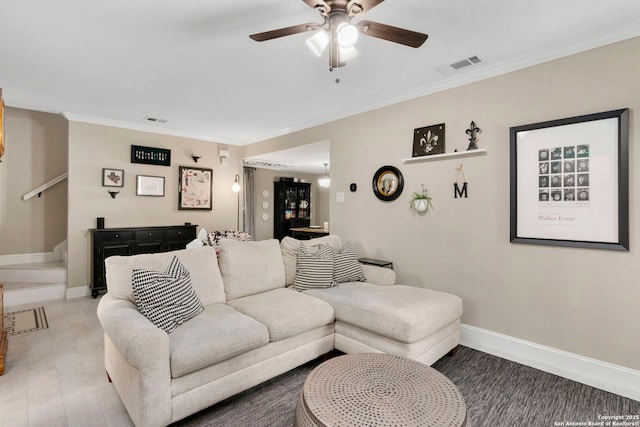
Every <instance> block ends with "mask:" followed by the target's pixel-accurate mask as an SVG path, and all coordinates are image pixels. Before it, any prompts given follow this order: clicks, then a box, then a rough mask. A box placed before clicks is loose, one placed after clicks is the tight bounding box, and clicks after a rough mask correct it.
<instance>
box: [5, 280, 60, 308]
mask: <svg viewBox="0 0 640 427" xmlns="http://www.w3.org/2000/svg"><path fill="white" fill-rule="evenodd" d="M66 290H67V285H66V283H20V282H5V283H4V305H5V311H7V310H6V309H7V307H15V306H19V305H24V304H33V303H39V302H42V301H53V300H61V299H64V298H65V293H66Z"/></svg>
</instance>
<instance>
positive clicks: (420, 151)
mask: <svg viewBox="0 0 640 427" xmlns="http://www.w3.org/2000/svg"><path fill="white" fill-rule="evenodd" d="M444 138H445V124H444V123H440V124H439V125H433V126H426V127H423V128H418V129H415V130H414V131H413V154H412V157H420V156H430V155H432V154H443V153H444Z"/></svg>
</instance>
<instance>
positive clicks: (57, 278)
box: [0, 261, 67, 284]
mask: <svg viewBox="0 0 640 427" xmlns="http://www.w3.org/2000/svg"><path fill="white" fill-rule="evenodd" d="M66 281H67V268H66V266H65V265H64V263H63V262H62V261H49V262H33V263H24V264H10V265H2V266H0V283H12V282H13V283H27V282H30V283H43V284H46V283H66Z"/></svg>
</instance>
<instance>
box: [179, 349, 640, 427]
mask: <svg viewBox="0 0 640 427" xmlns="http://www.w3.org/2000/svg"><path fill="white" fill-rule="evenodd" d="M335 354H336V355H338V354H341V353H335ZM320 363H322V360H321V359H317V360H314V361H312V362H309V363H307V364H305V365H303V366H300V367H298V368H296V369H294V370H292V371H290V372H287V373H286V374H283V375H281V376H279V377H276V378H274V379H272V380H270V381H267V382H265V383H263V384H261V385H259V386H256V387H254V388H252V389H249V390H247V391H245V392H243V393H240V394H238V395H236V396H233V397H231V398H229V399H227V400H225V401H223V402H220V403H219V404H217V405H214V406H212V407H210V408H207V409H205V410H203V411H201V412H199V413H197V414H195V415H193V416H191V417H189V418H186V419H184V420H182V421H179V422H177V423H175V424H173V426H192V427H195V426H220V427H222V426H224V427H227V426H229V427H236V426H238V427H279V426H283V427H284V426H292V425H293V419H294V413H295V407H296V403H297V401H298V398H299V396H300V391H301V390H302V386H303V384H304V381H305V379H306V377H307V375H309V373H310V372H311V371H312V370H313V368H315V367H316V366H317V365H319V364H320ZM433 368H435V369H437V370H438V371H440V372H441V373H443V374H444V375H446V376H447V377H448V378H449V379H450V380H451V381H453V383H454V384H456V386H458V388H459V389H460V392H461V393H462V395H463V396H464V399H465V402H466V404H467V411H468V422H467V426H469V427H471V426H473V427H502V426H504V427H519V426H530V427H552V426H553V427H556V426H571V425H574V426H580V425H584V426H587V425H603V426H606V423H603V424H597V423H599V422H602V421H603V419H602V418H601V417H602V416H621V417H624V416H632V417H633V416H635V415H640V402H638V401H635V400H631V399H626V398H624V397H621V396H618V395H615V394H612V393H608V392H605V391H602V390H599V389H595V388H593V387H589V386H586V385H583V384H580V383H576V382H574V381H570V380H567V379H564V378H561V377H558V376H556V375H552V374H548V373H545V372H542V371H539V370H537V369H533V368H530V367H527V366H524V365H520V364H518V363H514V362H510V361H508V360H505V359H501V358H499V357H496V356H492V355H489V354H486V353H483V352H480V351H476V350H473V349H470V348H468V347H463V346H460V347H459V349H458V351H457V353H456V354H455V356H453V357H448V356H446V357H443V358H442V359H440V360H439V361H438V362H436V363H435V364H434V365H433ZM620 421H622V422H624V421H625V420H624V419H622V420H619V422H620ZM627 421H629V422H630V423H629V424H618V425H620V426H623V425H626V426H629V427H633V426H640V420H638V419H635V420H634V419H628V420H627ZM589 422H591V423H592V424H589ZM634 422H635V424H633V423H634ZM425 425H426V426H428V425H430V424H429V423H428V422H425ZM609 425H615V424H609Z"/></svg>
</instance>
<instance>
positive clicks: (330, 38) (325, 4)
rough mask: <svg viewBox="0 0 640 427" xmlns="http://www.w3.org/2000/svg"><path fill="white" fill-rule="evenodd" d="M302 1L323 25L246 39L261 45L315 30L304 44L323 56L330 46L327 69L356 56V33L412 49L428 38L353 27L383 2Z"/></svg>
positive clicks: (376, 26)
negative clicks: (319, 18)
mask: <svg viewBox="0 0 640 427" xmlns="http://www.w3.org/2000/svg"><path fill="white" fill-rule="evenodd" d="M302 1H304V2H305V3H306V4H307V5H309V6H310V7H312V8H313V9H315V10H316V11H318V13H320V16H322V17H323V18H324V22H323V23H322V24H316V23H313V22H311V23H306V24H299V25H293V26H291V27H285V28H279V29H277V30H271V31H265V32H264V33H257V34H252V35H250V36H249V37H251V38H252V39H253V40H255V41H257V42H263V41H266V40H271V39H276V38H279V37H285V36H290V35H293V34H298V33H304V32H308V31H316V30H317V31H316V33H315V34H314V35H313V36H312V37H310V38H308V39H307V44H308V45H309V48H310V49H311V50H312V51H313V52H314V53H315V54H316V55H317V56H320V55H321V54H322V52H323V51H324V49H325V48H326V47H327V45H328V46H329V67H330V68H329V69H330V70H333V69H334V68H337V67H342V66H344V65H346V63H347V62H346V61H347V60H348V59H350V58H352V57H354V56H355V55H357V51H356V50H355V47H354V46H355V43H356V41H357V40H358V35H359V34H364V35H366V36H369V37H375V38H378V39H383V40H387V41H390V42H394V43H399V44H403V45H405V46H409V47H413V48H418V47H420V46H422V44H423V43H424V42H425V40H427V37H429V36H428V35H427V34H423V33H418V32H415V31H411V30H406V29H404V28H398V27H393V26H391V25H386V24H380V23H378V22H372V21H366V20H362V21H358V22H357V23H355V24H353V23H352V22H351V19H352V18H353V17H355V16H357V15H360V14H363V13H365V12H367V11H369V10H371V9H373V8H374V7H376V6H377V5H379V4H380V3H382V2H383V1H384V0H351V1H349V0H302Z"/></svg>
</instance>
